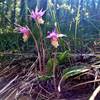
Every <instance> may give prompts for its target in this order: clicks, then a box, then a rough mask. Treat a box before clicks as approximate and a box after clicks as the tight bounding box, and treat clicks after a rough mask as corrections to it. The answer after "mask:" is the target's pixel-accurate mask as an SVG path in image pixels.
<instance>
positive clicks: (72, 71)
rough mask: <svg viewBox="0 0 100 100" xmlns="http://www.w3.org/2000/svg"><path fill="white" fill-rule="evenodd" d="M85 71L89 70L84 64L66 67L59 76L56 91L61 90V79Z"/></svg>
mask: <svg viewBox="0 0 100 100" xmlns="http://www.w3.org/2000/svg"><path fill="white" fill-rule="evenodd" d="M86 71H89V69H88V68H85V67H84V66H74V67H71V68H66V69H65V70H64V71H63V75H62V77H61V80H60V81H59V84H58V91H59V92H60V91H61V87H60V86H61V83H62V81H64V80H66V79H68V78H69V77H72V76H75V75H78V74H81V73H84V72H86Z"/></svg>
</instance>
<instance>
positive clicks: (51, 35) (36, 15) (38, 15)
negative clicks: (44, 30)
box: [18, 7, 65, 48]
mask: <svg viewBox="0 0 100 100" xmlns="http://www.w3.org/2000/svg"><path fill="white" fill-rule="evenodd" d="M44 14H45V11H43V10H42V9H41V10H38V8H37V7H36V9H35V11H33V10H32V12H31V15H30V16H31V18H33V19H34V20H35V21H37V23H38V24H43V23H44V20H43V18H42V17H43V15H44ZM18 30H19V31H20V32H21V33H23V40H24V42H26V41H27V40H28V38H29V36H30V31H29V29H28V27H22V26H20V27H19V28H18ZM59 37H65V35H64V34H58V32H57V31H56V28H55V29H54V30H53V31H52V32H48V36H47V38H48V39H50V40H51V44H52V45H53V46H54V47H55V48H57V47H58V46H59V42H58V41H59Z"/></svg>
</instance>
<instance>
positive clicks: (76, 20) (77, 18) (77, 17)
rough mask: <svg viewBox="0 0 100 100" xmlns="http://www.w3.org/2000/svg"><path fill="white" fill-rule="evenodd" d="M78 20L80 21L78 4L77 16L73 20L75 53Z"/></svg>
mask: <svg viewBox="0 0 100 100" xmlns="http://www.w3.org/2000/svg"><path fill="white" fill-rule="evenodd" d="M79 20H80V4H78V10H77V15H76V19H75V37H74V40H75V44H74V46H75V52H76V45H77V43H76V42H77V30H78V25H79Z"/></svg>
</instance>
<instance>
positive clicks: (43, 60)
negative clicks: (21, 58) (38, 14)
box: [36, 21, 45, 71]
mask: <svg viewBox="0 0 100 100" xmlns="http://www.w3.org/2000/svg"><path fill="white" fill-rule="evenodd" d="M36 25H37V27H38V29H39V33H40V53H41V56H40V57H41V58H42V64H43V66H42V71H43V70H44V66H45V49H44V43H43V33H42V30H41V27H40V25H39V24H38V22H37V21H36Z"/></svg>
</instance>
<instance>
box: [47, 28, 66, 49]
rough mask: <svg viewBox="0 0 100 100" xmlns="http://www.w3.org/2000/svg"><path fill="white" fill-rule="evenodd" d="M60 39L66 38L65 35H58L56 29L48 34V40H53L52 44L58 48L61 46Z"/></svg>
mask: <svg viewBox="0 0 100 100" xmlns="http://www.w3.org/2000/svg"><path fill="white" fill-rule="evenodd" d="M59 37H66V35H64V34H58V33H57V31H56V28H55V29H54V30H53V31H52V32H48V36H47V38H49V39H50V40H51V44H52V45H53V46H54V47H55V48H57V47H58V46H59V42H58V40H59Z"/></svg>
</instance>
